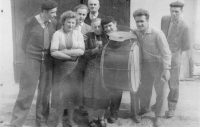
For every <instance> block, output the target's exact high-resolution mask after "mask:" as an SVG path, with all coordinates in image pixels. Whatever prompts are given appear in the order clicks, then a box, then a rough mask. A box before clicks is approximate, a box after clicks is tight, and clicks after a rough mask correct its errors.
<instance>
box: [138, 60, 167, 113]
mask: <svg viewBox="0 0 200 127" xmlns="http://www.w3.org/2000/svg"><path fill="white" fill-rule="evenodd" d="M163 72H164V68H163V63H162V62H161V61H158V60H157V61H144V62H143V65H142V70H141V84H140V86H139V89H138V94H139V99H140V108H141V110H148V109H149V107H150V101H151V97H152V89H153V86H154V88H155V92H156V110H155V115H156V116H162V115H163V114H164V109H163V104H164V101H163V99H164V97H165V93H166V84H164V83H161V77H162V75H163Z"/></svg>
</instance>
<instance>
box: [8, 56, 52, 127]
mask: <svg viewBox="0 0 200 127" xmlns="http://www.w3.org/2000/svg"><path fill="white" fill-rule="evenodd" d="M52 69H53V63H52V58H51V56H49V58H46V60H44V61H41V60H36V59H26V60H25V61H24V65H23V71H22V74H21V79H20V84H19V94H18V97H17V100H16V102H15V105H14V108H13V115H12V119H11V125H14V126H15V127H22V125H23V124H24V122H25V120H26V117H27V115H28V113H29V110H30V107H31V104H32V101H33V98H34V94H35V91H36V88H37V86H38V95H37V103H36V123H37V124H38V126H41V125H45V124H46V123H47V119H48V116H49V98H50V91H51V83H52ZM38 81H39V82H38Z"/></svg>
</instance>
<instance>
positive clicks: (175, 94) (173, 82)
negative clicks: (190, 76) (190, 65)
mask: <svg viewBox="0 0 200 127" xmlns="http://www.w3.org/2000/svg"><path fill="white" fill-rule="evenodd" d="M170 74H171V78H170V79H169V81H168V84H169V94H168V97H167V99H168V108H169V110H175V109H176V105H177V102H178V98H179V74H180V66H179V67H176V68H171V69H170Z"/></svg>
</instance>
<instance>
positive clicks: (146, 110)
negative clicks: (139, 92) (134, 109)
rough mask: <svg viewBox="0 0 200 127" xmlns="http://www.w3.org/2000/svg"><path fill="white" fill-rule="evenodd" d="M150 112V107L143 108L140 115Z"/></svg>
mask: <svg viewBox="0 0 200 127" xmlns="http://www.w3.org/2000/svg"><path fill="white" fill-rule="evenodd" d="M149 112H150V110H149V109H141V110H140V112H139V115H140V116H142V115H144V114H146V113H149Z"/></svg>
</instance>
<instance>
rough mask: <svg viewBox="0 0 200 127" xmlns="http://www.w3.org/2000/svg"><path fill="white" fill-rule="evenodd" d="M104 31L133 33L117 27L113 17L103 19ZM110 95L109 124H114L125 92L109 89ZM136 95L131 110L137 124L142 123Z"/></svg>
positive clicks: (126, 28) (122, 27)
mask: <svg viewBox="0 0 200 127" xmlns="http://www.w3.org/2000/svg"><path fill="white" fill-rule="evenodd" d="M101 24H102V26H103V28H104V31H105V32H106V33H111V32H116V31H126V32H132V30H131V29H130V28H129V27H126V26H120V25H117V22H116V21H115V19H114V18H113V17H112V16H106V17H105V18H104V19H102V22H101ZM108 89H109V93H110V98H111V104H110V117H109V118H108V122H109V123H114V122H115V121H116V120H117V119H118V112H119V107H120V103H121V99H122V92H123V90H120V89H116V88H108ZM133 96H134V95H133V94H131V100H132V101H131V110H132V115H133V120H134V121H135V122H136V123H139V122H140V117H139V116H138V114H137V111H136V110H135V109H136V108H135V107H138V106H136V104H138V103H136V102H134V101H135V100H134V98H135V97H133Z"/></svg>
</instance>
